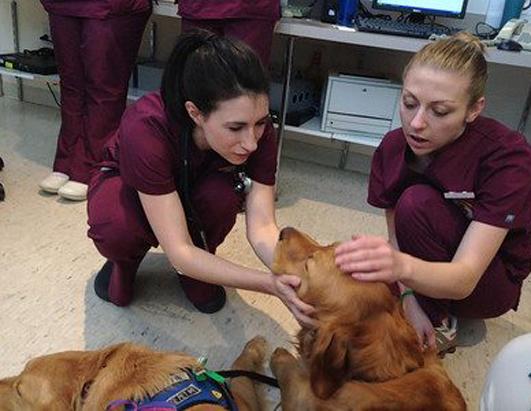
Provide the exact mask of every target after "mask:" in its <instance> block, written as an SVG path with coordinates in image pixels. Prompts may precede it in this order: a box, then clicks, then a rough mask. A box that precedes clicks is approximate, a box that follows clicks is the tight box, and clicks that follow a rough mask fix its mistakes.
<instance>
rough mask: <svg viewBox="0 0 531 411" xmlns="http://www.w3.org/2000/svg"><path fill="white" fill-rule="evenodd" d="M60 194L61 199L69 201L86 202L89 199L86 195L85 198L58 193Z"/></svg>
mask: <svg viewBox="0 0 531 411" xmlns="http://www.w3.org/2000/svg"><path fill="white" fill-rule="evenodd" d="M57 194H59V196H60V197H61V198H65V199H67V200H71V201H85V200H86V199H87V196H86V195H84V196H76V195H73V194H64V193H59V192H58V193H57Z"/></svg>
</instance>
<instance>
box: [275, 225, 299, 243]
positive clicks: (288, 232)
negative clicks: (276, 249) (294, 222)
mask: <svg viewBox="0 0 531 411" xmlns="http://www.w3.org/2000/svg"><path fill="white" fill-rule="evenodd" d="M294 233H295V229H294V228H293V227H285V228H283V229H282V230H281V231H280V235H279V236H278V239H279V241H280V240H287V239H288V238H289V237H290V236H292V235H293V234H294Z"/></svg>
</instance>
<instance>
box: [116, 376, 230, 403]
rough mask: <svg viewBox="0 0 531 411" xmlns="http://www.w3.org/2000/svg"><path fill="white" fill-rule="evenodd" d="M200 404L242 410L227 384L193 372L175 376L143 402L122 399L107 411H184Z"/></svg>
mask: <svg viewBox="0 0 531 411" xmlns="http://www.w3.org/2000/svg"><path fill="white" fill-rule="evenodd" d="M198 404H215V405H219V406H222V407H223V408H225V409H226V410H230V411H238V407H237V406H236V403H235V402H234V398H233V397H232V395H231V394H230V391H229V390H228V388H227V386H226V384H225V383H221V382H217V381H215V380H214V379H212V378H210V377H209V376H208V375H207V374H206V373H198V374H195V373H194V372H192V371H191V370H185V371H182V372H181V373H179V374H175V375H172V382H171V383H170V385H169V386H168V387H166V388H165V389H164V390H162V391H160V392H158V393H157V394H155V395H153V396H152V397H150V398H146V399H144V400H142V401H139V402H134V401H130V400H118V401H113V402H111V403H110V404H109V405H108V406H107V408H106V411H112V410H114V409H116V408H117V407H120V406H122V407H124V409H125V410H126V411H182V410H186V409H188V408H190V407H192V406H194V405H198Z"/></svg>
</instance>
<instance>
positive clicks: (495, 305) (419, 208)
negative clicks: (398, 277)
mask: <svg viewBox="0 0 531 411" xmlns="http://www.w3.org/2000/svg"><path fill="white" fill-rule="evenodd" d="M469 223H470V220H468V219H467V218H466V217H465V215H464V213H463V212H462V211H461V210H460V209H459V207H458V206H457V205H455V204H454V203H452V202H450V200H446V199H444V198H443V196H442V195H441V193H440V192H439V191H437V190H435V189H434V188H432V187H430V186H428V185H420V184H419V185H414V186H411V187H409V188H407V189H406V190H405V191H404V193H403V194H402V195H401V197H400V199H399V201H398V203H397V205H396V207H395V230H396V238H397V241H398V245H399V247H400V250H401V251H403V252H405V253H408V254H411V255H413V256H415V257H418V258H421V259H423V260H426V261H440V262H443V261H451V260H452V258H453V256H454V254H455V252H456V251H457V248H458V246H459V243H460V242H461V239H462V238H463V235H464V233H465V231H466V229H467V228H468V225H469ZM520 288H521V284H519V283H517V282H514V281H512V280H511V279H510V276H509V273H508V271H507V268H506V266H505V265H504V263H503V261H502V260H501V258H500V257H499V255H496V256H495V257H494V259H493V260H492V262H491V263H490V265H489V266H488V267H487V270H486V271H485V273H484V274H483V276H482V277H481V279H480V280H479V282H478V284H477V285H476V288H475V289H474V291H473V292H472V294H470V295H469V296H468V297H467V298H465V299H463V300H438V299H434V298H430V297H426V296H423V295H420V294H416V297H417V300H418V302H419V304H420V305H421V307H422V308H423V309H424V311H425V312H426V314H427V315H428V317H429V318H430V319H431V321H432V323H433V324H434V325H435V326H437V325H440V323H441V320H442V319H444V318H446V317H447V316H448V314H453V315H455V316H458V317H469V318H492V317H498V316H500V315H502V314H504V313H505V312H507V311H509V310H510V309H516V308H517V306H518V301H519V297H520Z"/></svg>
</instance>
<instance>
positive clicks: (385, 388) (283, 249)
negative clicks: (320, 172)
mask: <svg viewBox="0 0 531 411" xmlns="http://www.w3.org/2000/svg"><path fill="white" fill-rule="evenodd" d="M273 270H274V271H275V272H276V273H277V274H293V275H298V276H300V277H301V280H302V281H301V286H300V288H299V291H298V294H299V297H300V298H301V299H302V300H303V301H305V302H307V303H309V304H311V305H313V306H314V307H315V308H316V320H317V323H318V327H317V328H316V329H315V330H307V329H302V330H301V331H300V332H299V334H298V348H299V353H300V355H301V358H300V360H298V359H296V358H295V357H294V356H293V355H291V354H290V353H289V352H288V351H286V350H284V349H277V350H275V352H274V353H273V356H272V358H271V369H272V371H273V373H274V374H275V376H276V377H277V378H278V382H279V385H280V389H281V397H282V410H283V411H320V410H331V411H332V410H334V411H338V410H339V411H347V410H418V411H421V410H422V411H425V410H430V411H436V410H441V411H442V410H444V411H454V410H455V411H461V410H465V409H466V404H465V402H464V400H463V397H462V396H461V393H460V392H459V390H458V389H457V388H456V386H455V385H454V384H453V383H452V381H451V380H450V379H449V377H448V375H447V374H446V372H445V371H444V369H443V367H442V364H441V362H440V360H439V359H438V357H437V355H436V353H435V352H434V351H432V350H428V351H425V352H422V351H421V350H420V348H419V346H418V343H417V338H416V335H415V331H414V330H413V329H412V328H411V326H410V325H409V324H408V322H407V321H406V320H405V318H404V314H403V312H402V309H401V307H400V304H399V303H398V301H397V299H396V298H394V297H393V296H392V295H391V293H390V292H389V289H388V288H387V286H386V285H384V284H377V283H362V282H357V281H354V280H353V279H352V278H350V277H349V276H347V275H345V274H344V273H342V272H340V271H339V270H338V269H337V267H336V265H335V264H334V246H333V245H332V246H326V247H323V246H320V245H319V244H317V243H316V242H315V241H313V240H312V239H311V238H309V237H307V236H305V235H304V234H302V233H300V232H298V231H296V230H294V229H289V228H288V229H284V230H283V231H282V234H281V237H280V240H279V242H278V245H277V248H276V250H275V256H274V264H273ZM264 356H265V340H264V339H263V338H261V337H256V338H254V339H253V340H251V341H250V342H249V343H247V345H246V347H245V348H244V350H243V352H242V354H241V355H240V356H239V357H238V359H237V360H236V361H235V363H234V364H233V368H234V369H243V370H249V371H260V368H261V364H262V362H263V359H264ZM199 367H200V365H199V364H198V363H197V362H196V360H195V359H194V358H192V357H190V356H188V355H186V354H183V353H175V352H174V353H171V352H156V351H153V350H151V349H149V348H146V347H143V346H139V345H135V344H128V343H126V344H119V345H115V346H111V347H108V348H105V349H102V350H99V351H70V352H63V353H58V354H52V355H47V356H44V357H39V358H36V359H34V360H31V361H30V362H29V363H28V364H27V365H26V367H25V369H24V370H23V371H22V373H21V374H20V375H18V376H16V377H12V378H7V379H4V380H0V411H45V410H46V411H65V410H73V411H102V410H104V409H105V407H106V406H107V404H109V402H111V401H113V400H118V399H134V400H140V399H142V398H144V397H146V396H147V395H152V394H154V393H156V392H158V391H159V390H160V389H162V388H164V387H165V386H166V385H167V384H168V382H169V379H170V375H171V374H174V373H175V371H176V370H179V369H184V368H191V369H197V368H199ZM231 391H232V394H233V395H234V398H235V400H236V403H237V404H238V407H239V409H240V411H259V410H261V409H262V405H261V402H260V400H259V396H258V395H257V393H256V391H255V386H254V384H253V382H251V381H250V380H248V379H247V378H236V379H234V380H233V381H232V383H231ZM216 409H219V407H215V406H212V405H198V406H195V407H192V408H191V410H193V411H207V410H216Z"/></svg>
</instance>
